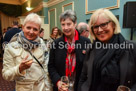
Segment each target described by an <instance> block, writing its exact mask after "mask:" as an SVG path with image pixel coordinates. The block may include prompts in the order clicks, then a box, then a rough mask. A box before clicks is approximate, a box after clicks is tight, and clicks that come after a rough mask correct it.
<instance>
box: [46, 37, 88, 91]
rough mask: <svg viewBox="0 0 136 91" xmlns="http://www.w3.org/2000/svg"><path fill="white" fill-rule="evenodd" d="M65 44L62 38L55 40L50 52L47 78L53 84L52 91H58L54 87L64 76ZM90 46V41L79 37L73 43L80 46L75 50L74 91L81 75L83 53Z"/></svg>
mask: <svg viewBox="0 0 136 91" xmlns="http://www.w3.org/2000/svg"><path fill="white" fill-rule="evenodd" d="M65 44H66V42H65V41H64V36H62V37H60V38H58V39H56V40H55V41H54V42H53V44H52V46H53V47H52V48H51V50H50V56H49V63H48V71H49V76H50V78H51V80H52V82H53V84H54V89H53V91H58V88H57V87H56V85H57V82H58V81H59V80H60V78H61V76H64V75H65V60H66V55H67V49H66V48H65V47H64V45H65ZM87 44H90V40H89V39H87V38H85V37H82V36H79V40H77V41H76V42H75V45H81V46H78V47H76V48H75V52H76V68H75V69H76V77H75V84H74V89H75V90H74V91H77V85H78V81H79V77H80V74H81V70H82V66H83V60H84V57H85V53H83V51H85V50H86V45H87Z"/></svg>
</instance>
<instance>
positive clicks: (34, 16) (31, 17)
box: [23, 13, 42, 28]
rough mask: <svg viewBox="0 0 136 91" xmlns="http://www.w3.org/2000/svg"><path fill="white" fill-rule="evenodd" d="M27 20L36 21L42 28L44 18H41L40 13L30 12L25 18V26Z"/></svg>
mask: <svg viewBox="0 0 136 91" xmlns="http://www.w3.org/2000/svg"><path fill="white" fill-rule="evenodd" d="M27 22H33V23H36V24H38V25H39V26H40V28H41V24H42V20H41V18H40V16H39V15H38V14H36V13H30V14H29V15H27V16H26V18H25V20H24V23H23V25H24V26H25V24H26V23H27Z"/></svg>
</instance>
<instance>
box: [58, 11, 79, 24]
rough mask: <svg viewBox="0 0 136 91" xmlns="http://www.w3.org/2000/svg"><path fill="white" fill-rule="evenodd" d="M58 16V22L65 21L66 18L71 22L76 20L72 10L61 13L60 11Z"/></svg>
mask: <svg viewBox="0 0 136 91" xmlns="http://www.w3.org/2000/svg"><path fill="white" fill-rule="evenodd" d="M59 18H60V22H61V21H65V20H66V19H68V18H69V19H71V20H72V21H73V23H76V20H77V17H76V13H75V12H74V11H73V10H66V11H64V12H63V13H61V15H60V17H59Z"/></svg>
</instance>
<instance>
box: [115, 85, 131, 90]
mask: <svg viewBox="0 0 136 91" xmlns="http://www.w3.org/2000/svg"><path fill="white" fill-rule="evenodd" d="M117 91H131V90H130V88H128V87H127V86H123V85H120V86H118V88H117Z"/></svg>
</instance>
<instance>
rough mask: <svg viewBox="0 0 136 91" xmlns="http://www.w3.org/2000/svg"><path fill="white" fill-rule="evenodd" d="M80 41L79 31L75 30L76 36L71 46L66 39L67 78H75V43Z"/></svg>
mask: <svg viewBox="0 0 136 91" xmlns="http://www.w3.org/2000/svg"><path fill="white" fill-rule="evenodd" d="M76 40H79V35H78V32H77V30H75V36H74V38H73V40H72V43H71V44H70V43H69V42H68V41H67V37H65V42H67V48H68V49H67V56H66V76H69V77H71V76H73V75H74V73H75V67H76V54H75V41H76Z"/></svg>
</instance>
